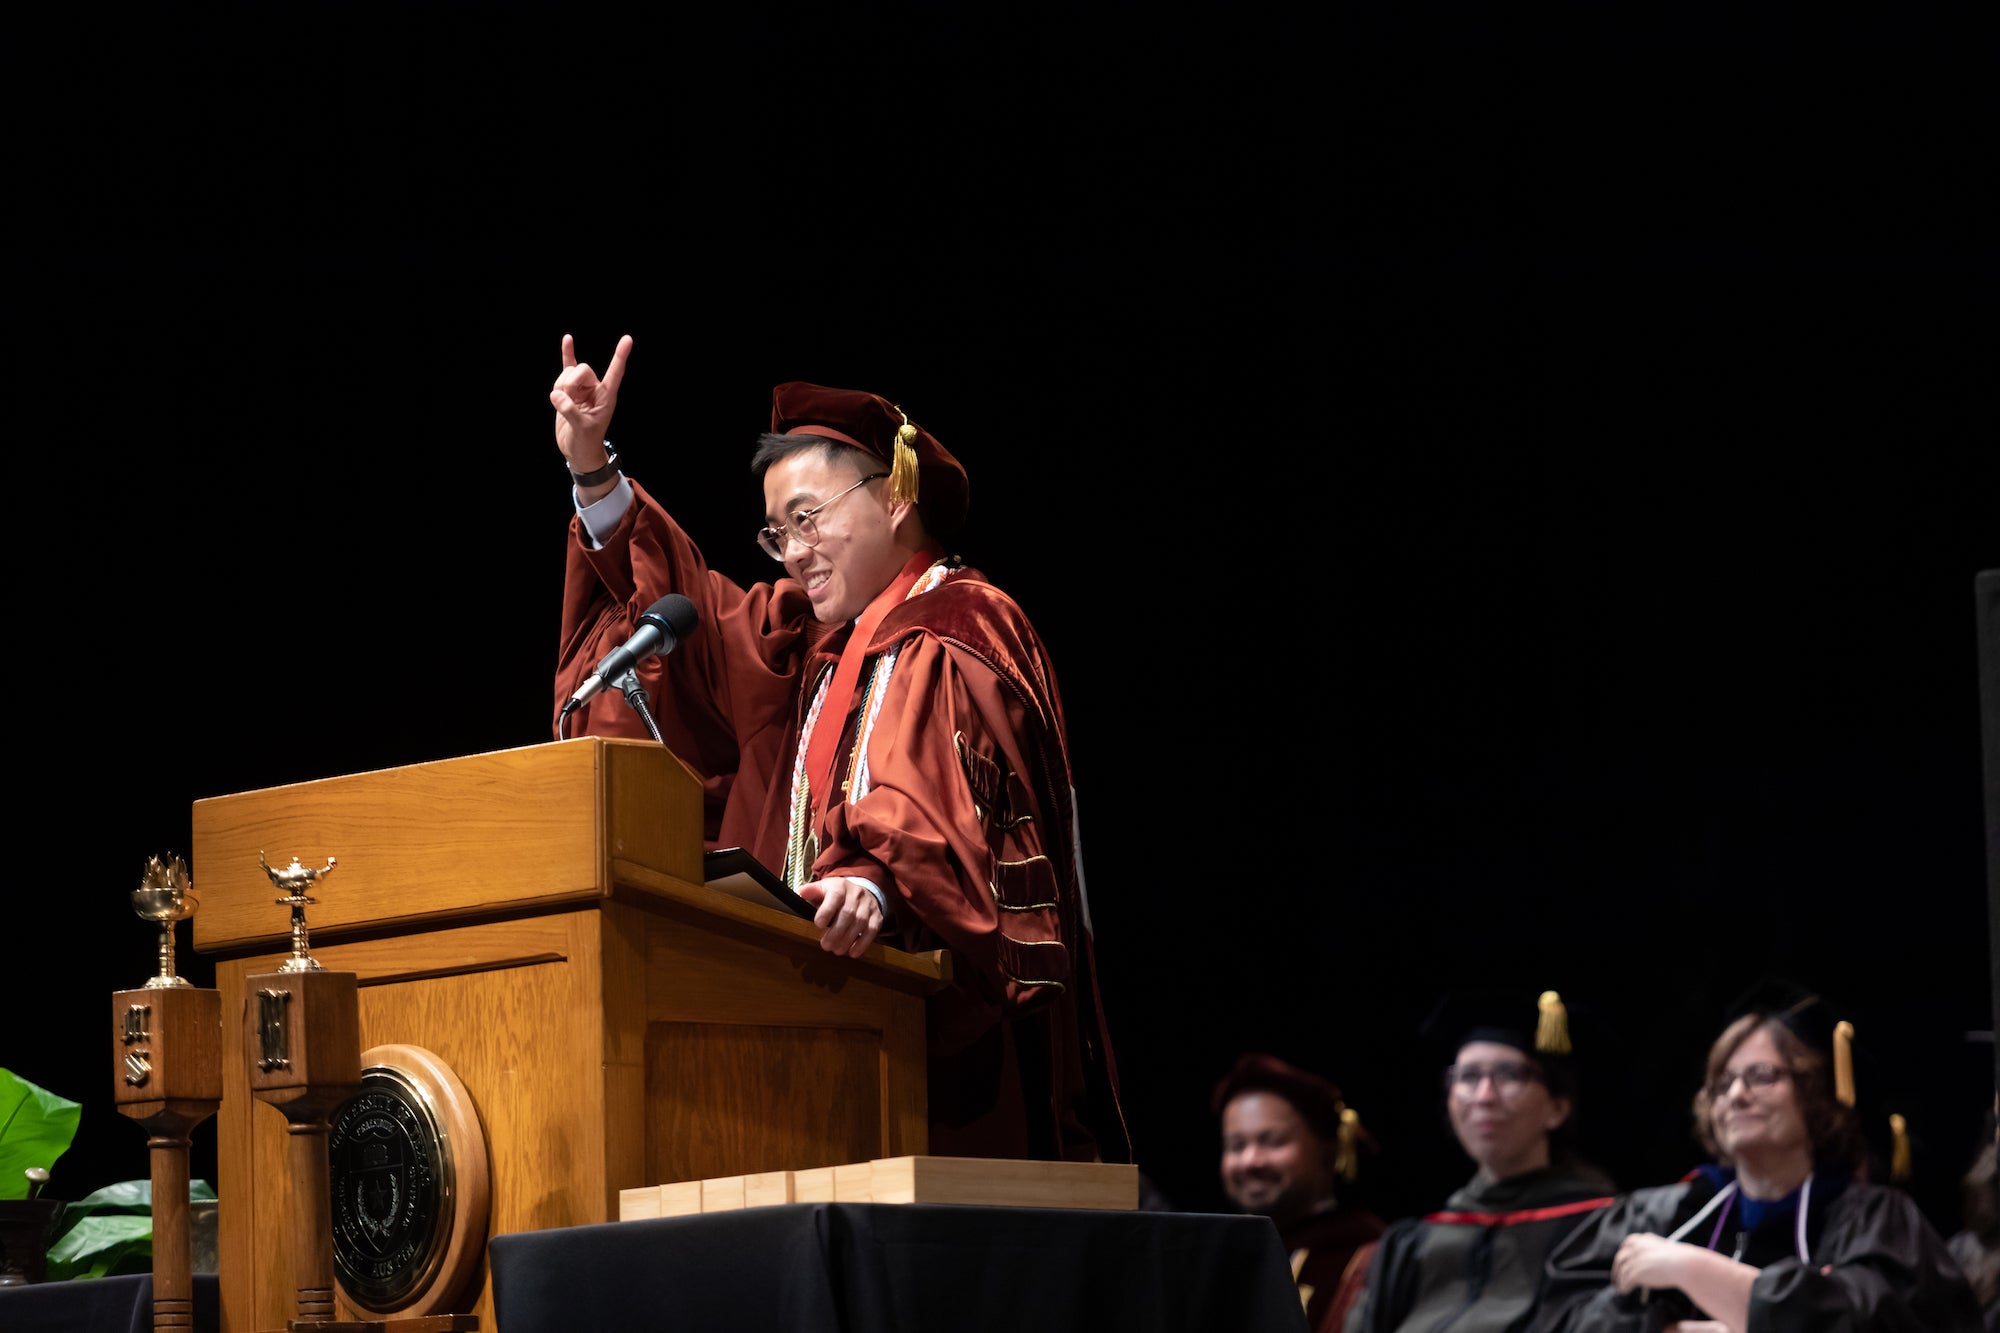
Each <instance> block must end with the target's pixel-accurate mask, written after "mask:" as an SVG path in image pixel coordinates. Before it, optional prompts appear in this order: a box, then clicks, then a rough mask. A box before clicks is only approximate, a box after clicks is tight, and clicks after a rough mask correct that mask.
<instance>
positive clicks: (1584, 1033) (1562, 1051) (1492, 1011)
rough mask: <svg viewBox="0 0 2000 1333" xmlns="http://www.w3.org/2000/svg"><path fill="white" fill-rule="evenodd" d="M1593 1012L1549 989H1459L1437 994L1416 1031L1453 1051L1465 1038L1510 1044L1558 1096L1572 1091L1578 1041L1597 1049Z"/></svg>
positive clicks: (1597, 1025)
mask: <svg viewBox="0 0 2000 1333" xmlns="http://www.w3.org/2000/svg"><path fill="white" fill-rule="evenodd" d="M1601 1026H1602V1025H1601V1022H1600V1019H1599V1016H1598V1015H1597V1014H1596V1013H1595V1012H1594V1011H1593V1010H1591V1009H1589V1008H1588V1007H1583V1008H1578V1007H1574V1006H1572V1005H1570V1004H1569V1003H1568V1002H1567V1001H1565V1000H1564V999H1563V997H1562V995H1561V994H1560V993H1559V992H1557V991H1553V990H1545V991H1539V992H1536V991H1514V990H1461V991H1453V992H1451V993H1449V994H1447V995H1445V996H1444V997H1442V998H1441V999H1440V1000H1439V1001H1438V1002H1437V1004H1436V1006H1435V1007H1433V1008H1432V1010H1431V1013H1430V1016H1429V1017H1428V1018H1426V1019H1425V1020H1424V1023H1423V1026H1422V1028H1421V1029H1420V1035H1421V1036H1422V1037H1423V1038H1424V1039H1425V1040H1427V1041H1430V1042H1434V1043H1436V1044H1437V1045H1438V1047H1439V1048H1441V1049H1445V1050H1449V1051H1453V1052H1455V1051H1457V1050H1458V1049H1459V1048H1460V1047H1462V1046H1464V1045H1465V1044H1466V1043H1467V1042H1474V1041H1490V1042H1496V1043H1498V1044H1499V1045H1502V1046H1511V1047H1513V1048H1514V1049H1515V1050H1517V1051H1519V1052H1521V1053H1522V1054H1523V1055H1526V1056H1528V1057H1530V1058H1531V1059H1533V1060H1534V1061H1535V1062H1536V1063H1538V1064H1539V1065H1541V1067H1542V1070H1543V1072H1544V1073H1545V1074H1546V1075H1547V1076H1548V1084H1549V1090H1550V1091H1551V1092H1553V1093H1555V1094H1556V1095H1557V1096H1560V1097H1574V1096H1576V1093H1577V1081H1578V1061H1579V1055H1580V1054H1587V1053H1588V1052H1587V1051H1582V1052H1580V1051H1579V1049H1578V1047H1579V1041H1581V1044H1582V1045H1583V1046H1585V1047H1587V1048H1589V1049H1602V1048H1603V1047H1604V1046H1605V1045H1607V1044H1608V1043H1605V1042H1603V1041H1601V1040H1599V1035H1600V1033H1599V1029H1600V1028H1601Z"/></svg>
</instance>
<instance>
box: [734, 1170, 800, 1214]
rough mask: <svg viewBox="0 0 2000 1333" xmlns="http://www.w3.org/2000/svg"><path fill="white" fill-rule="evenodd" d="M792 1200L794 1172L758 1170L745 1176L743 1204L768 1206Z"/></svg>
mask: <svg viewBox="0 0 2000 1333" xmlns="http://www.w3.org/2000/svg"><path fill="white" fill-rule="evenodd" d="M790 1202H792V1173H791V1172H789V1171H757V1172H753V1173H752V1174H750V1175H747V1176H745V1177H743V1206H744V1207H745V1208H766V1207H769V1206H770V1205H772V1204H778V1203H790Z"/></svg>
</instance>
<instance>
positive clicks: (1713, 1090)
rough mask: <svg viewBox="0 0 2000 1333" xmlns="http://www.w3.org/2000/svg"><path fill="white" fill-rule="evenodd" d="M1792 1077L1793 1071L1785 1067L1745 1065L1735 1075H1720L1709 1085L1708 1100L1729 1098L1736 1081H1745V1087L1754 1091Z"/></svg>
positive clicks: (1760, 1064)
mask: <svg viewBox="0 0 2000 1333" xmlns="http://www.w3.org/2000/svg"><path fill="white" fill-rule="evenodd" d="M1791 1076H1792V1071H1791V1070H1789V1069H1787V1068H1785V1067H1784V1066H1783V1065H1773V1064H1765V1063H1763V1062H1762V1061H1759V1062H1758V1063H1756V1064H1754V1065H1745V1066H1743V1068H1741V1069H1738V1070H1736V1071H1735V1072H1734V1073H1723V1074H1720V1075H1718V1076H1717V1077H1716V1080H1715V1082H1713V1083H1711V1084H1709V1085H1708V1099H1709V1100H1710V1101H1712V1102H1719V1101H1721V1100H1722V1099H1723V1098H1724V1097H1727V1096H1728V1095H1729V1092H1730V1089H1732V1088H1734V1087H1735V1086H1736V1080H1737V1079H1739V1078H1740V1079H1742V1080H1743V1086H1744V1087H1746V1088H1753V1089H1754V1088H1769V1087H1774V1086H1776V1085H1777V1084H1778V1082H1779V1081H1780V1080H1782V1079H1788V1078H1790V1077H1791Z"/></svg>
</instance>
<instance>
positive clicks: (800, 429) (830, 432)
mask: <svg viewBox="0 0 2000 1333" xmlns="http://www.w3.org/2000/svg"><path fill="white" fill-rule="evenodd" d="M902 424H903V414H902V413H901V412H899V411H898V410H897V409H896V405H895V404H894V403H891V402H890V401H889V400H888V399H887V398H884V397H882V396H880V395H879V394H872V393H863V392H862V391H861V390H859V389H829V388H826V387H825V386H824V385H819V384H807V383H805V382H804V381H802V380H793V381H791V382H789V383H786V384H780V385H779V386H778V387H777V388H775V389H773V390H771V433H772V434H774V435H824V436H826V437H827V438H828V439H831V440H839V441H840V442H841V443H842V444H851V445H853V446H854V447H855V448H857V449H861V450H864V451H865V452H867V453H868V454H870V455H872V456H873V457H875V458H878V459H880V460H882V462H883V464H884V465H886V466H893V465H894V464H895V461H896V430H897V428H898V427H900V426H901V425H902ZM910 424H911V425H912V426H915V427H916V431H917V437H916V439H915V440H914V441H913V442H912V443H911V446H910V447H911V448H912V449H913V450H914V451H915V453H916V455H917V503H918V505H920V506H921V507H922V510H923V516H924V527H925V528H926V529H928V530H929V531H931V532H932V533H935V534H938V535H943V534H945V533H948V532H950V531H952V530H953V529H955V528H956V527H958V525H959V524H960V523H963V522H964V521H965V509H966V504H967V501H968V498H969V496H968V492H969V490H970V485H969V483H968V481H967V479H966V475H965V468H964V467H963V466H962V465H961V464H960V463H959V461H958V460H957V459H956V458H953V457H952V456H951V454H950V452H949V451H948V450H946V449H945V447H944V446H943V445H941V444H939V443H938V442H937V437H936V436H935V435H932V434H931V433H930V432H929V431H927V430H925V429H924V428H923V425H922V424H921V423H920V422H917V421H914V420H912V421H911V422H910Z"/></svg>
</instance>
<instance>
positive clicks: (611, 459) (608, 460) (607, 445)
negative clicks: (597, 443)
mask: <svg viewBox="0 0 2000 1333" xmlns="http://www.w3.org/2000/svg"><path fill="white" fill-rule="evenodd" d="M619 471H620V469H619V467H618V451H617V450H616V449H614V448H612V447H611V441H609V440H606V441H605V442H604V466H603V467H601V468H598V469H596V470H595V471H592V472H578V471H577V470H576V469H575V468H571V469H570V470H569V479H570V480H571V481H573V482H575V483H576V484H577V485H578V486H598V485H602V484H603V483H604V482H607V481H610V480H611V479H612V478H613V477H615V476H617V475H618V473H619Z"/></svg>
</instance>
